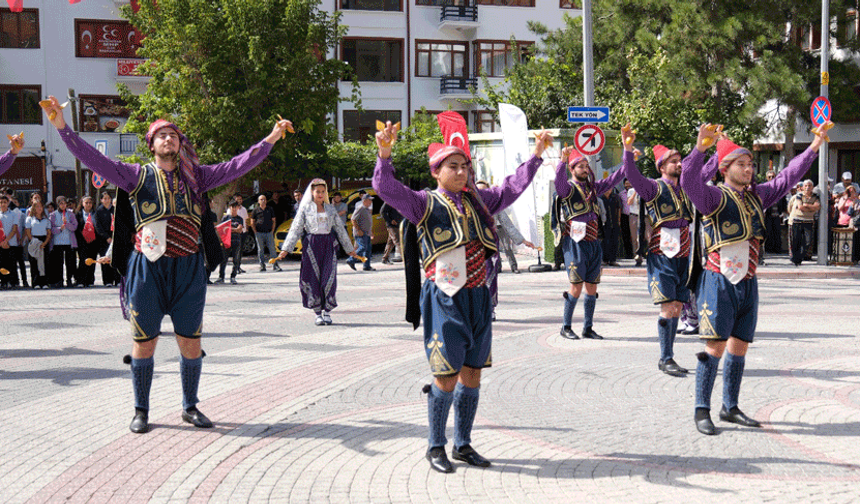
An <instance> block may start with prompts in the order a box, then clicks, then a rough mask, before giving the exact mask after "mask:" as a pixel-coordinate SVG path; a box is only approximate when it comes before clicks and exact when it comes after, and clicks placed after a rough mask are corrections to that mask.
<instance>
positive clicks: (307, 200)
mask: <svg viewBox="0 0 860 504" xmlns="http://www.w3.org/2000/svg"><path fill="white" fill-rule="evenodd" d="M318 185H321V186H325V192H326V198H325V202H324V203H323V204H324V205H327V204H328V184H326V181H325V180H323V179H321V178H315V179H313V180H311V183H310V184H308V187H307V189H305V193H304V194H303V195H302V201H301V202H300V203H299V211H300V212H301V211H303V210H304V209H305V207H306V206H307V205H310V204H312V203H313V202H314V186H318Z"/></svg>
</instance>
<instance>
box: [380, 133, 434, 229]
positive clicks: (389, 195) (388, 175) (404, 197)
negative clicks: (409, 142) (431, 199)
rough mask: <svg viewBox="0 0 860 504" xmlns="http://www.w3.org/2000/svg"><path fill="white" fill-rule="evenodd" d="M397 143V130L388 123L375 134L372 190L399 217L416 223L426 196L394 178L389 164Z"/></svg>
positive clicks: (423, 208)
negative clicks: (396, 212)
mask: <svg viewBox="0 0 860 504" xmlns="http://www.w3.org/2000/svg"><path fill="white" fill-rule="evenodd" d="M395 142H397V128H396V127H394V126H392V124H391V122H390V121H389V122H388V123H386V125H385V128H384V129H383V130H382V131H377V132H376V146H377V148H378V151H379V153H378V155H377V158H376V166H375V167H374V168H373V180H372V185H373V189H374V190H376V194H378V195H379V197H380V198H382V201H385V202H386V203H388V204H389V205H391V206H392V207H394V208H395V209H396V210H397V211H398V212H400V215H402V216H403V217H404V218H406V219H409V220H410V221H412V223H413V224H415V223H418V222H420V221H421V219H422V218H423V217H424V211H425V210H427V194H426V193H425V192H424V191H413V190H412V189H409V188H408V187H406V186H405V185H403V183H402V182H400V181H399V180H397V179H396V178H395V177H394V165H393V164H392V163H391V148H392V146H393V145H394V143H395Z"/></svg>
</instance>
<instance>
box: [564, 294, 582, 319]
mask: <svg viewBox="0 0 860 504" xmlns="http://www.w3.org/2000/svg"><path fill="white" fill-rule="evenodd" d="M578 299H579V298H575V297H573V296H571V295H570V293H569V292H565V293H564V324H562V325H564V327H570V324H571V321H572V320H573V310H574V309H575V308H576V301H577V300H578Z"/></svg>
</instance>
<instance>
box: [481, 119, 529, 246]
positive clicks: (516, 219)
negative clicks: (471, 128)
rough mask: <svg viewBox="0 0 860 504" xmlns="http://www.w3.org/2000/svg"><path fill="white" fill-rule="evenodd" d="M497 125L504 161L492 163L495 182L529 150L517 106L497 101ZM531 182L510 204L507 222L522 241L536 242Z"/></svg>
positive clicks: (525, 122)
mask: <svg viewBox="0 0 860 504" xmlns="http://www.w3.org/2000/svg"><path fill="white" fill-rule="evenodd" d="M499 124H500V125H501V127H502V145H503V146H504V149H505V162H504V164H502V165H499V164H496V165H494V166H492V168H491V170H492V171H491V173H492V174H493V180H494V181H496V182H497V183H498V182H500V181H501V180H503V179H504V178H505V177H506V176H508V175H511V174H513V173H514V172H515V171H516V169H517V168H518V167H519V166H520V165H521V164H523V163H524V162H525V161H527V160H528V159H529V157H530V153H529V134H528V129H529V125H528V120H527V119H526V114H525V112H523V111H522V110H520V108H519V107H517V106H515V105H510V104H508V103H499ZM533 185H534V184H529V186H528V187H527V188H526V190H525V191H523V193H522V195H520V197H519V198H517V200H516V201H515V202H514V204H513V205H511V207H510V210H511V213H510V217H511V221H512V222H513V223H514V225H515V226H516V227H517V229H518V230H519V232H520V233H522V235H523V236H524V237H525V238H526V240H528V241H530V242H532V243H538V232H537V231H538V230H537V221H536V216H535V193H534V187H533Z"/></svg>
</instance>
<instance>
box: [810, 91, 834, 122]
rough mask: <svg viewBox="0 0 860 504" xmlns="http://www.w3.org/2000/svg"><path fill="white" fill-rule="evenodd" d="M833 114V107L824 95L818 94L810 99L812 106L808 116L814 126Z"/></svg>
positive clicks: (825, 120)
mask: <svg viewBox="0 0 860 504" xmlns="http://www.w3.org/2000/svg"><path fill="white" fill-rule="evenodd" d="M832 115H833V107H831V106H830V100H828V99H827V98H826V97H824V96H819V97H818V98H816V99H815V100H813V101H812V107H810V110H809V117H810V118H811V119H812V123H813V124H815V125H816V126H821V125H822V124H824V123H826V122H827V121H829V120H830V117H831V116H832Z"/></svg>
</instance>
